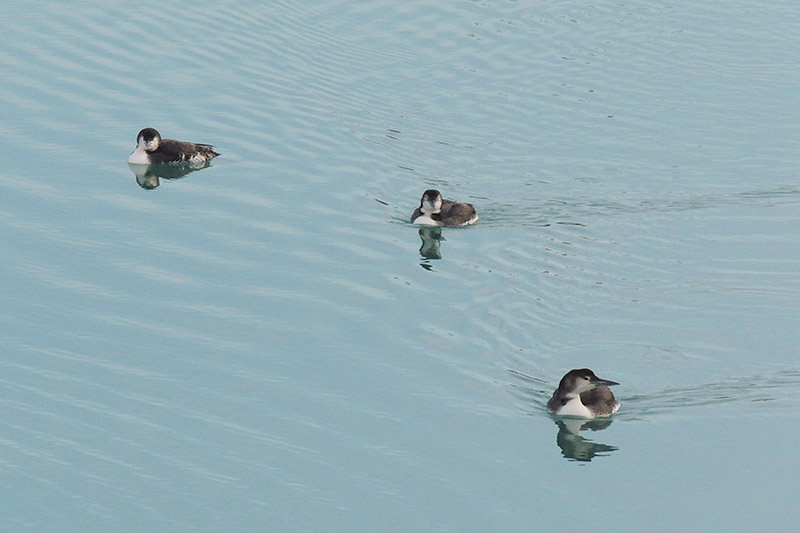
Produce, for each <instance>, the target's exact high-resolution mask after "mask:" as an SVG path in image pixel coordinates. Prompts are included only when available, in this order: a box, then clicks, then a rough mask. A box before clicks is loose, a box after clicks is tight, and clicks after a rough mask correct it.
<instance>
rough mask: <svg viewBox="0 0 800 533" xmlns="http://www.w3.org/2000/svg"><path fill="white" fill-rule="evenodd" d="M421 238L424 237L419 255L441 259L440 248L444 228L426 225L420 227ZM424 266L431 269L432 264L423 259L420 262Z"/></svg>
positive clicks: (425, 257)
mask: <svg viewBox="0 0 800 533" xmlns="http://www.w3.org/2000/svg"><path fill="white" fill-rule="evenodd" d="M419 238H420V239H422V246H420V247H419V255H421V256H422V257H423V258H424V259H441V258H442V252H441V250H440V249H439V246H440V245H441V241H442V240H443V239H442V229H441V228H437V227H432V226H426V227H424V228H420V229H419ZM420 265H421V266H422V268H425V269H428V270H430V269H431V265H430V264H428V263H427V262H425V261H423V262H422V263H420Z"/></svg>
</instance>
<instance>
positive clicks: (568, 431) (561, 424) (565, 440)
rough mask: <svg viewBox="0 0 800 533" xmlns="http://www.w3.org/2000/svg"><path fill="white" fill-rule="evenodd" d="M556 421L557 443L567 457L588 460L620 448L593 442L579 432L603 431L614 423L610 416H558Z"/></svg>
mask: <svg viewBox="0 0 800 533" xmlns="http://www.w3.org/2000/svg"><path fill="white" fill-rule="evenodd" d="M555 422H556V425H558V435H557V436H556V443H557V444H558V447H559V448H561V454H562V455H563V456H564V457H565V458H567V459H573V460H575V461H585V462H588V461H591V460H592V459H594V458H595V457H596V456H598V455H600V456H602V455H608V454H609V453H611V452H614V451H617V450H618V449H619V448H617V447H616V446H610V445H608V444H600V443H597V442H592V441H591V440H589V439H586V438H584V437H581V436H580V435H579V432H580V431H581V430H584V429H590V430H592V431H602V430H604V429H606V428H607V427H608V426H610V425H611V423H612V420H611V419H609V418H596V419H593V420H587V419H581V418H558V419H556V421H555Z"/></svg>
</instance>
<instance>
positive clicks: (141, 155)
mask: <svg viewBox="0 0 800 533" xmlns="http://www.w3.org/2000/svg"><path fill="white" fill-rule="evenodd" d="M218 155H219V154H218V153H217V152H215V151H214V147H213V146H211V145H210V144H196V143H190V142H183V141H173V140H172V139H162V138H161V134H160V133H158V131H156V130H154V129H153V128H145V129H143V130H142V131H140V132H139V135H138V137H136V150H134V151H133V153H132V154H131V156H130V157H129V158H128V163H131V164H134V165H151V164H159V163H181V162H190V163H195V164H197V163H205V162H206V161H210V160H212V159H214V158H215V157H217V156H218Z"/></svg>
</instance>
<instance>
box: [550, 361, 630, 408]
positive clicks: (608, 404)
mask: <svg viewBox="0 0 800 533" xmlns="http://www.w3.org/2000/svg"><path fill="white" fill-rule="evenodd" d="M612 385H619V383H617V382H616V381H609V380H607V379H600V378H598V377H597V376H595V375H594V372H592V371H591V370H589V369H588V368H578V369H574V370H570V371H569V372H567V373H566V374H565V375H564V377H563V378H561V382H560V383H559V384H558V388H557V389H556V390H555V392H553V397H552V398H550V401H548V402H547V408H548V409H550V410H551V411H553V412H554V413H555V414H557V415H561V416H579V417H582V418H594V417H596V416H610V415H613V414H614V413H616V412H617V411H619V402H618V401H617V400H616V398H614V393H612V392H611V389H609V388H608V387H610V386H612Z"/></svg>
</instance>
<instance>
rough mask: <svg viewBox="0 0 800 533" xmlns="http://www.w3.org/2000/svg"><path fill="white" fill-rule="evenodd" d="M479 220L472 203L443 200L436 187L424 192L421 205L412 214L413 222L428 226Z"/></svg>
mask: <svg viewBox="0 0 800 533" xmlns="http://www.w3.org/2000/svg"><path fill="white" fill-rule="evenodd" d="M477 221H478V213H477V211H475V207H474V206H473V205H472V204H465V203H462V202H454V201H453V200H443V199H442V193H440V192H439V191H437V190H436V189H428V190H427V191H425V192H424V193H422V199H421V200H420V202H419V207H418V208H416V209H415V210H414V213H413V214H412V215H411V223H412V224H422V225H426V226H467V225H469V224H474V223H475V222H477Z"/></svg>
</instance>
